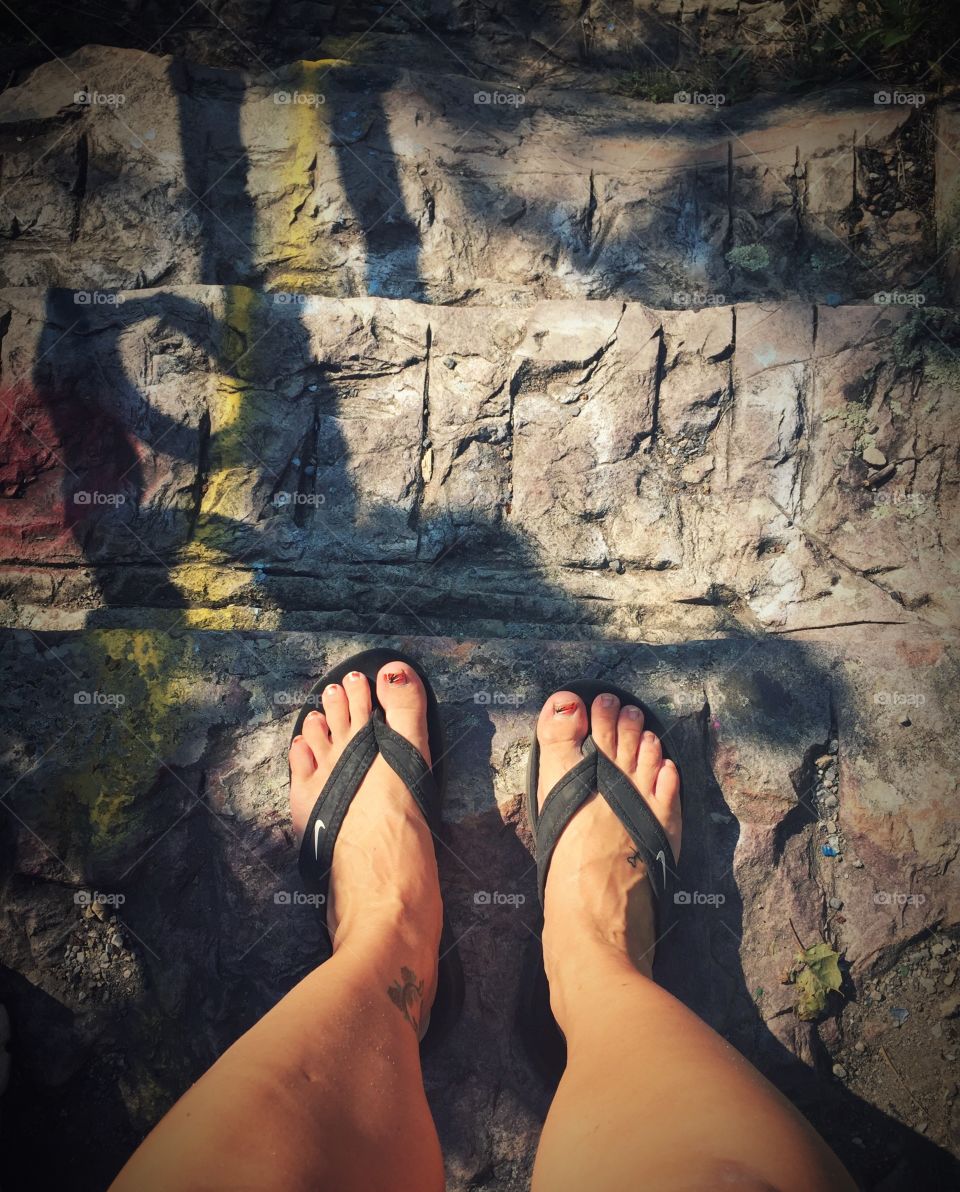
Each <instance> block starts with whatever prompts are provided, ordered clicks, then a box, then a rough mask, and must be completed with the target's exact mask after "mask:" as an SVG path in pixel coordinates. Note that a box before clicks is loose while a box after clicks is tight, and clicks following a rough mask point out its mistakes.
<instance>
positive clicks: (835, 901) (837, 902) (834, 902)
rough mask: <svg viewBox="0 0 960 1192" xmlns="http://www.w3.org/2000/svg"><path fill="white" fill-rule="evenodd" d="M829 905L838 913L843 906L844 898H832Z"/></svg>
mask: <svg viewBox="0 0 960 1192" xmlns="http://www.w3.org/2000/svg"><path fill="white" fill-rule="evenodd" d="M827 905H828V906H829V907H830V909H831V910H833V911H838V910H840V908H841V907H842V906H843V899H842V898H831V899H830V900H829V901H828V903H827Z"/></svg>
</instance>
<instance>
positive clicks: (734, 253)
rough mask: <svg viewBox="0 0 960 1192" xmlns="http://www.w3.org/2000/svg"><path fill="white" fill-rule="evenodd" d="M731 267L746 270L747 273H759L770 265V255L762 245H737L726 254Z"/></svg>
mask: <svg viewBox="0 0 960 1192" xmlns="http://www.w3.org/2000/svg"><path fill="white" fill-rule="evenodd" d="M726 259H727V261H728V262H729V263H730V264H731V265H736V266H737V268H739V269H746V270H747V272H748V273H759V272H760V270H761V269H766V268H767V266H768V265H769V264H770V254H769V253H768V252H767V250H766V247H765V245H763V244H738V245H737V247H736V248H731V249H730V251H729V252H728V253H727V254H726Z"/></svg>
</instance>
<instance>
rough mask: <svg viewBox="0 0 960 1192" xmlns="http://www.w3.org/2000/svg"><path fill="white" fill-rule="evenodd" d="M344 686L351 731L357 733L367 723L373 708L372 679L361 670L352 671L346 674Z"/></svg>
mask: <svg viewBox="0 0 960 1192" xmlns="http://www.w3.org/2000/svg"><path fill="white" fill-rule="evenodd" d="M343 688H344V691H346V693H347V705H348V707H349V709H350V731H351V733H355V732H356V731H357V730H358V729H361V728H363V726H364V725H365V724H366V723H367V721H368V720H369V719H370V712H371V711H372V709H373V698H372V697H371V695H370V681H369V679H368V678H367V676H366V675H363V674H361V673H360V671H350V673H349V674H348V675H344V679H343Z"/></svg>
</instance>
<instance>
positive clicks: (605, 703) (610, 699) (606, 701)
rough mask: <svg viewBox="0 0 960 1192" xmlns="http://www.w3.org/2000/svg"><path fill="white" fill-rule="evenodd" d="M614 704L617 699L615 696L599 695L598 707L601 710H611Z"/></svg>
mask: <svg viewBox="0 0 960 1192" xmlns="http://www.w3.org/2000/svg"><path fill="white" fill-rule="evenodd" d="M616 702H617V697H616V696H615V695H601V696H600V706H601V707H602V708H612V707H613V705H614V704H615V703H616Z"/></svg>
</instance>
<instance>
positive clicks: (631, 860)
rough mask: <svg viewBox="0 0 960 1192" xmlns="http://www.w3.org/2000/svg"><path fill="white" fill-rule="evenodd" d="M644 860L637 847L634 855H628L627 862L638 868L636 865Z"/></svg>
mask: <svg viewBox="0 0 960 1192" xmlns="http://www.w3.org/2000/svg"><path fill="white" fill-rule="evenodd" d="M642 860H643V857H641V856H640V850H639V849H637V851H636V852H635V853H634V854H633V856H632V857H627V864H628V865H630V866H632V867H633V868H634V869H636V867H637V866H638V865H639V864H640V862H641V861H642Z"/></svg>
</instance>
